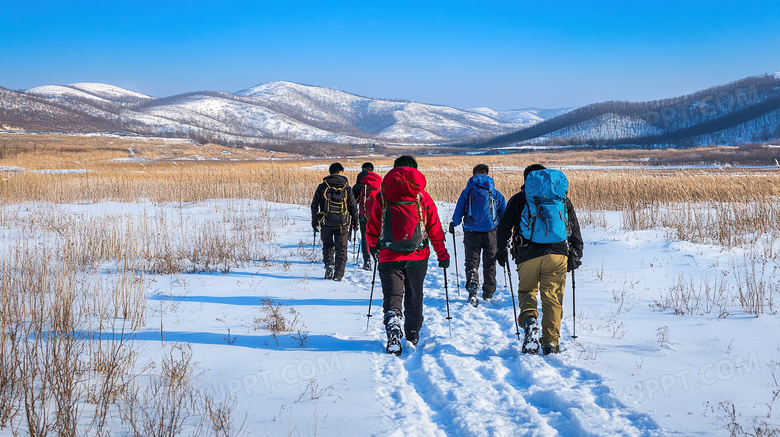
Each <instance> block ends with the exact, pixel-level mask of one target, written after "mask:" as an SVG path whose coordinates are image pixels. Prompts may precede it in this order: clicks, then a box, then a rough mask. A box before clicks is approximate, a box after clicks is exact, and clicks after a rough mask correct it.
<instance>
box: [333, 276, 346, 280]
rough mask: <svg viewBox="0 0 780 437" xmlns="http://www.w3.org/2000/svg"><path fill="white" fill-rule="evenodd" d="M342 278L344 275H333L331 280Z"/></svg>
mask: <svg viewBox="0 0 780 437" xmlns="http://www.w3.org/2000/svg"><path fill="white" fill-rule="evenodd" d="M342 279H344V275H334V276H333V280H334V281H338V282H341V280H342Z"/></svg>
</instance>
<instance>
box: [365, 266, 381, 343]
mask: <svg viewBox="0 0 780 437" xmlns="http://www.w3.org/2000/svg"><path fill="white" fill-rule="evenodd" d="M377 264H379V263H378V262H376V260H374V275H373V276H372V277H371V295H369V297H368V314H366V332H368V322H370V321H371V317H372V316H371V304H372V303H374V283H376V266H377Z"/></svg>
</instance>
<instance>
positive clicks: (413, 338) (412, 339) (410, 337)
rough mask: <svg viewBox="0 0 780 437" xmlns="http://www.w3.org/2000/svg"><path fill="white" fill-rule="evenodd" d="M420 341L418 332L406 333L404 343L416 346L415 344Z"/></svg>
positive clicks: (410, 331)
mask: <svg viewBox="0 0 780 437" xmlns="http://www.w3.org/2000/svg"><path fill="white" fill-rule="evenodd" d="M419 340H420V332H419V331H412V330H409V331H406V341H408V342H409V343H411V344H413V345H415V346H417V342H418V341H419Z"/></svg>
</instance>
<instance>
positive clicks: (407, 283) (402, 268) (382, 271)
mask: <svg viewBox="0 0 780 437" xmlns="http://www.w3.org/2000/svg"><path fill="white" fill-rule="evenodd" d="M377 270H379V279H380V280H381V281H382V294H383V295H384V300H383V302H382V308H383V309H384V311H385V314H387V312H388V311H389V310H397V311H399V312H402V313H403V315H404V331H406V332H409V331H417V332H420V328H421V327H422V322H423V283H424V282H425V274H426V273H427V272H428V260H421V261H393V262H384V263H379V266H378V267H377Z"/></svg>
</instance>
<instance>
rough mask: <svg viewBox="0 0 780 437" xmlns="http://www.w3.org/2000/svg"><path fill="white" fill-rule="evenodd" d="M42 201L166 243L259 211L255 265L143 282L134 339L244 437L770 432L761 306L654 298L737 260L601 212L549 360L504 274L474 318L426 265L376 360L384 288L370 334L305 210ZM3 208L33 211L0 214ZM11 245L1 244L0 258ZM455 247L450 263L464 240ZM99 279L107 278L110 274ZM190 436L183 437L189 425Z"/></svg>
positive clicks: (453, 285) (771, 363) (352, 289)
mask: <svg viewBox="0 0 780 437" xmlns="http://www.w3.org/2000/svg"><path fill="white" fill-rule="evenodd" d="M39 207H40V206H39ZM56 208H58V209H59V210H60V211H61V214H63V216H65V217H67V216H68V215H70V214H85V213H86V214H88V215H89V216H90V217H96V216H100V215H104V216H111V217H114V218H116V217H125V219H127V220H133V218H134V217H141V216H144V215H145V214H153V215H154V216H157V215H159V216H160V217H167V219H165V220H162V219H160V221H161V222H168V223H169V226H171V229H172V230H171V232H172V233H173V234H176V235H178V232H179V231H180V228H179V225H178V222H177V220H184V221H186V222H187V223H193V222H202V221H207V220H217V221H220V222H221V220H225V219H228V218H229V217H231V213H230V212H231V211H234V212H239V211H240V212H241V214H240V215H241V217H242V220H245V219H246V218H244V214H246V213H247V212H248V211H254V212H256V211H267V214H268V216H270V217H273V218H274V221H273V222H274V223H275V226H277V227H278V228H277V229H276V237H275V238H274V239H273V241H271V242H269V243H267V247H266V248H265V249H263V250H262V253H263V254H264V255H263V259H262V260H260V259H258V260H256V261H254V262H251V263H248V264H247V265H243V266H239V267H236V268H233V269H232V270H231V271H230V272H228V273H211V274H207V273H202V274H187V273H180V274H176V275H163V274H151V273H150V274H148V275H145V276H144V278H145V279H144V281H146V283H147V284H148V289H149V295H148V300H147V308H146V314H147V318H146V321H147V322H146V325H145V326H144V327H142V328H141V329H140V330H138V331H136V332H135V333H134V334H133V338H134V339H135V341H136V342H138V343H140V344H142V345H143V347H142V348H141V349H140V351H139V353H140V356H139V357H138V363H139V364H138V367H139V372H146V371H147V370H143V369H148V367H147V366H148V365H149V364H150V363H159V361H160V357H161V356H162V354H163V353H164V352H165V351H166V350H168V349H167V348H169V347H170V346H171V345H173V344H175V343H176V342H183V343H186V344H189V345H191V347H192V350H193V354H194V355H193V360H194V361H195V362H197V366H198V369H199V372H198V374H199V376H198V378H197V379H196V381H195V384H197V387H198V388H199V390H200V392H202V393H210V394H212V395H214V396H215V397H216V398H217V399H232V398H234V397H235V399H236V401H237V404H236V407H235V409H234V412H233V414H234V417H235V418H236V420H237V421H238V422H241V421H242V420H243V418H244V417H246V423H245V427H244V430H245V432H246V433H247V435H263V436H266V435H267V436H276V435H315V434H316V435H346V434H349V435H391V436H406V435H415V436H416V435H420V436H423V435H424V436H450V435H468V436H471V435H475V436H494V435H496V436H515V435H517V436H525V435H538V436H572V437H578V436H583V435H588V436H615V435H620V436H667V435H679V436H690V435H699V436H728V435H730V432H729V431H728V429H726V428H725V426H724V423H728V421H727V420H726V418H725V417H724V413H725V412H724V411H722V408H721V405H728V404H724V403H728V402H732V403H733V405H734V406H735V409H736V413H737V415H738V416H737V417H736V418H735V420H738V421H739V422H740V423H742V424H744V425H748V424H749V423H750V421H751V420H753V419H761V420H767V421H769V423H771V424H774V426H775V427H776V426H778V425H780V421H778V417H777V416H776V415H774V416H772V417H769V418H767V413H768V412H771V406H772V403H773V400H772V390H777V389H778V387H777V383H776V382H775V381H776V380H774V379H773V378H774V377H775V376H776V375H777V372H778V371H780V367H778V364H777V363H779V362H780V349H778V348H777V347H776V346H777V345H776V341H775V340H776V339H777V338H778V335H780V324H778V323H777V322H778V315H777V314H776V312H775V313H768V314H764V315H762V316H761V317H758V318H757V317H755V316H752V315H746V314H744V312H743V311H741V310H740V307H739V304H738V303H736V302H733V301H723V305H725V307H723V308H715V309H714V310H713V312H707V311H705V310H704V309H703V308H702V310H701V311H700V313H697V314H695V315H686V316H679V315H675V314H674V312H673V311H671V310H669V309H661V308H659V306H658V305H657V304H656V302H657V300H658V299H661V297H662V295H663V293H664V291H665V290H669V289H670V287H673V286H674V285H675V284H677V283H678V281H682V283H683V284H685V283H687V282H688V281H691V283H692V284H693V285H692V287H693V288H697V287H701V286H703V284H705V283H708V284H718V283H720V282H718V281H725V282H726V283H727V284H728V285H729V286H731V285H732V281H733V278H731V277H730V275H731V273H729V269H730V266H732V265H734V264H733V263H734V260H735V259H736V260H737V262H739V261H738V260H739V259H740V257H741V256H742V255H744V254H745V252H746V251H747V250H749V249H732V250H728V251H727V250H724V249H723V248H721V247H715V246H707V245H697V244H691V243H684V242H677V241H673V240H672V241H670V240H669V239H668V238H667V233H666V232H665V231H664V230H662V229H660V230H657V231H640V232H630V231H623V230H620V227H621V226H620V221H621V216H620V213H612V212H608V213H604V223H605V226H604V227H584V228H583V231H582V233H583V237H584V241H585V256H584V264H583V266H582V267H581V268H580V269H579V270H577V272H576V298H577V312H576V316H577V319H576V320H577V322H576V333H577V335H578V339H577V340H576V341H575V340H572V339H571V336H572V335H573V334H574V328H575V324H574V323H573V321H572V306H571V303H572V300H571V297H572V294H571V290H572V284H571V283H568V284H567V288H566V290H567V291H566V299H565V301H564V319H563V329H562V343H561V344H562V347H563V352H562V353H560V354H558V355H554V356H527V355H523V354H522V353H521V352H520V345H519V342H518V340H517V338H516V337H515V326H514V322H513V318H514V313H513V311H512V305H513V301H512V297H511V296H510V294H509V287H508V286H509V285H510V284H511V283H514V284H515V286H516V284H517V281H516V277H515V278H514V279H513V280H512V281H511V282H510V283H507V280H506V279H505V278H502V277H501V274H502V273H503V272H502V271H501V270H500V269H499V278H498V282H499V289H498V291H497V293H496V297H495V298H494V299H493V300H492V301H490V302H482V303H481V305H480V306H479V307H478V308H473V307H471V306H470V305H468V304H467V303H466V302H465V295H464V293H463V290H461V294H460V295H459V294H458V281H457V279H456V277H455V273H454V269H451V270H449V271H448V272H447V273H448V275H449V279H448V285H449V288H445V281H444V276H443V271H442V270H441V269H438V268H435V267H433V266H435V260H431V263H430V266H431V267H430V268H429V271H428V276H427V277H426V282H425V293H426V294H425V301H424V305H425V306H424V314H425V322H424V327H423V330H422V332H421V340H420V343H419V344H418V346H417V347H414V346H412V345H410V344H408V343H406V342H405V341H404V342H403V344H404V347H405V350H404V353H403V354H402V355H401V356H400V357H395V356H389V355H387V354H385V353H384V331H383V327H382V324H381V319H382V310H381V304H382V299H381V285H380V284H379V283H378V281H377V285H376V288H375V289H374V291H373V297H374V300H373V306H372V308H371V312H372V314H373V317H372V318H371V319H370V320H369V321H368V327H367V325H366V321H367V317H366V313H367V312H368V306H369V295H370V293H371V272H366V271H362V270H358V269H357V268H356V267H355V266H354V265H353V262H352V256H351V254H350V260H349V263H348V266H347V272H346V276H345V279H344V281H343V282H338V283H337V282H334V281H329V280H328V281H326V280H323V279H321V275H322V273H323V268H322V264H321V263H320V262H312V260H318V259H319V256H320V255H319V250H320V248H321V246H320V245H319V244H318V246H317V247H313V246H312V234H311V227H310V225H309V221H310V211H309V208H308V207H306V206H297V205H284V204H266V203H264V202H259V201H250V200H213V201H206V202H199V203H188V204H184V205H178V204H175V205H157V206H154V207H152V206H150V205H145V204H116V203H110V204H97V205H58V206H56ZM453 208H454V205H453V204H441V203H440V204H439V212H440V215H441V216H442V217H443V218H446V217H450V216H451V214H452V210H453ZM14 211H18V212H20V213H22V214H25V213H26V214H34V213H35V212H34V211H35V208H32V209H30V206H29V205H17V206H8V212H9V213H12V212H14ZM249 214H250V215H251V214H254V213H249ZM12 235H13V233H4V234H2V238H0V249H4V248H6V245H7V244H8V241H9V240H8V239H9V238H11V236H12ZM776 243H778V242H777V241H775V242H772V243H769V244H776ZM456 244H458V250H457V252H458V254H463V253H464V252H463V245H462V235H460V234H458V235H457V238H456ZM447 247H448V249H449V250H452V241H448V242H447ZM459 262H460V267H461V269H460V271H461V274H462V272H463V269H462V268H463V264H462V263H463V259H462V258H460V259H459ZM772 266H774V270H772ZM777 268H778V266H777V260H776V259H775V260H768V265H767V267H766V272H765V273H761V275H766V276H762V279H763V280H765V281H767V282H768V283H769V284H776V283H777V282H778V276H777V275H778V274H779V272H778V270H777ZM104 274H105V275H107V276H108V277H109V278H110V277H112V275H114V274H113V273H112V269H111V268H107V269H105V270H104ZM680 278H681V279H680ZM459 279H460V280H461V282H462V281H463V277H462V276H461V277H460V278H459ZM570 279H572V277H571V276H570ZM707 281H709V282H707ZM460 285H461V287H460V288H463V287H462V285H463V284H462V283H461V284H460ZM263 298H269V299H271V300H272V302H274V304H282V305H283V308H291V309H294V310H295V311H296V312H297V313H298V314H299V317H300V318H299V325H298V326H299V327H300V328H301V331H298V332H291V333H287V334H281V335H279V336H277V337H273V336H272V335H271V333H270V332H269V331H268V330H267V329H265V328H258V323H257V318H258V317H259V316H260V315H261V314H262V304H261V299H263ZM447 299H449V310H448V308H447V304H446V300H447ZM722 309H725V310H727V311H728V312H729V314H728V315H727V316H726V317H725V318H719V317H718V315H719V314H718V312H719V311H720V310H722ZM448 311H449V314H451V315H452V320H451V321H448V320H447V319H446V317H447V315H448ZM757 333H758V334H757ZM662 334H663V335H662ZM724 421H725V422H724ZM107 426H108V427H109V428H110V430H111V431H112V432H111V434H112V435H115V434H116V435H123V433H124V432H127V424H126V423H123V422H122V421H120V420H118V419H116V420H114V421H111V422H110V423H109V424H108V425H107ZM189 426H190V425H189V422H188V424H187V425H185V431H186V432H185V434H186V433H188V432H194V431H195V430H194V428H191V427H189ZM0 435H10V432H6V431H1V430H0Z"/></svg>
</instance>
